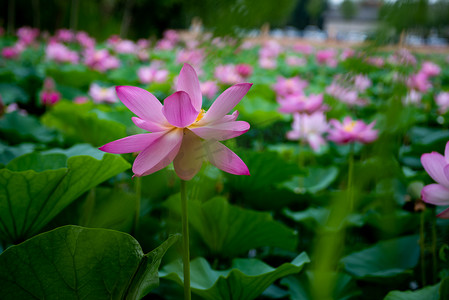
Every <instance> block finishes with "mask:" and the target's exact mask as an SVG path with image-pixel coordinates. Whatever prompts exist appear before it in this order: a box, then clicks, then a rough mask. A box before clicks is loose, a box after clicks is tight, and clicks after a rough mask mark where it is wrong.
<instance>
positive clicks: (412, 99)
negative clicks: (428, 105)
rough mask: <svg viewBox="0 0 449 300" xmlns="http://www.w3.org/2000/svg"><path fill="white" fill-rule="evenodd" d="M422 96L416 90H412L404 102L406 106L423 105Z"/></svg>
mask: <svg viewBox="0 0 449 300" xmlns="http://www.w3.org/2000/svg"><path fill="white" fill-rule="evenodd" d="M421 98H422V94H421V93H420V92H418V91H416V90H410V91H409V92H408V93H407V95H406V96H405V98H404V99H403V100H402V103H403V104H404V105H418V104H420V103H421Z"/></svg>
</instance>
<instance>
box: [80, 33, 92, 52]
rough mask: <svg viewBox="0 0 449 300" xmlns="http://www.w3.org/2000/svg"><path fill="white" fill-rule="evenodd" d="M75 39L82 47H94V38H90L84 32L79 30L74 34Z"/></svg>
mask: <svg viewBox="0 0 449 300" xmlns="http://www.w3.org/2000/svg"><path fill="white" fill-rule="evenodd" d="M76 40H77V41H78V43H79V44H80V45H81V46H83V47H84V48H89V49H92V48H94V47H95V39H93V38H91V37H90V36H89V35H88V34H87V33H86V32H84V31H80V32H78V33H77V34H76Z"/></svg>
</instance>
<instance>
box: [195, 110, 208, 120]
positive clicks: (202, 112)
mask: <svg viewBox="0 0 449 300" xmlns="http://www.w3.org/2000/svg"><path fill="white" fill-rule="evenodd" d="M205 113H206V111H205V110H204V109H201V110H200V113H199V114H198V117H196V120H195V122H198V121H199V120H201V119H202V118H203V117H204V114H205Z"/></svg>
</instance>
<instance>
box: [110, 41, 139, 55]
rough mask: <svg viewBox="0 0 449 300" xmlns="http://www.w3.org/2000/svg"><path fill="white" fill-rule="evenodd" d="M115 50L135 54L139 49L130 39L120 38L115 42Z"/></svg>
mask: <svg viewBox="0 0 449 300" xmlns="http://www.w3.org/2000/svg"><path fill="white" fill-rule="evenodd" d="M114 50H115V52H117V53H123V54H133V53H136V51H137V45H136V44H134V42H133V41H130V40H120V41H119V42H117V43H116V44H114Z"/></svg>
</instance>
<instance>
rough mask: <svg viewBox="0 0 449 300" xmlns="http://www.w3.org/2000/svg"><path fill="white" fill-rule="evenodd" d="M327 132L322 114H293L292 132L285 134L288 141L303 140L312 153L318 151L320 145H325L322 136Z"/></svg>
mask: <svg viewBox="0 0 449 300" xmlns="http://www.w3.org/2000/svg"><path fill="white" fill-rule="evenodd" d="M327 130H328V124H327V122H326V116H325V115H324V113H323V112H316V113H314V114H311V115H307V114H294V115H293V124H292V130H291V131H289V132H287V138H288V139H289V140H301V139H305V140H306V142H307V143H308V144H309V145H310V147H311V148H312V149H313V150H314V151H318V150H319V149H320V147H321V146H322V145H325V144H326V141H325V140H324V138H323V134H324V133H326V132H327Z"/></svg>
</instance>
